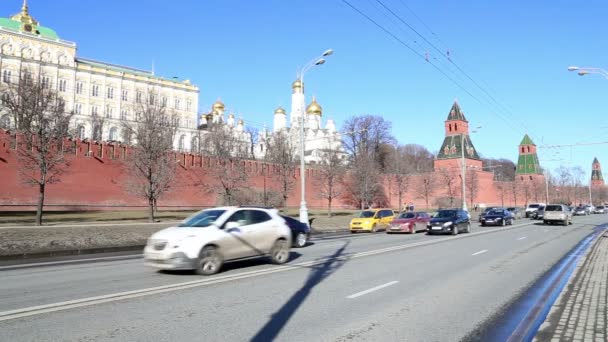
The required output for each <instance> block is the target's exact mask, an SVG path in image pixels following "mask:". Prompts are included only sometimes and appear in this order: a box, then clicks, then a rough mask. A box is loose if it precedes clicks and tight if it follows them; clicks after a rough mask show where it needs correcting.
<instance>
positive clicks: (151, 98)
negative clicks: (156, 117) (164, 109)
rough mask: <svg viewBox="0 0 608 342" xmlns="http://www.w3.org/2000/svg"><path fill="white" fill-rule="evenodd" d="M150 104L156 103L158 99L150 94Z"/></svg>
mask: <svg viewBox="0 0 608 342" xmlns="http://www.w3.org/2000/svg"><path fill="white" fill-rule="evenodd" d="M148 103H149V104H151V105H153V104H155V103H156V97H155V96H154V94H150V96H149V97H148Z"/></svg>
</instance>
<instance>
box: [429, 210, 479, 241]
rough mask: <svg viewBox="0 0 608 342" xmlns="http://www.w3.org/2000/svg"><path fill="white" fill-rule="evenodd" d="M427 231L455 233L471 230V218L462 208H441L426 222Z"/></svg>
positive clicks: (432, 232)
mask: <svg viewBox="0 0 608 342" xmlns="http://www.w3.org/2000/svg"><path fill="white" fill-rule="evenodd" d="M426 227H427V233H428V234H429V235H433V234H443V233H450V234H452V235H456V234H458V233H460V232H464V233H470V232H471V220H470V219H469V215H468V212H467V211H466V210H462V209H441V210H439V211H437V213H436V214H435V216H433V218H432V219H431V220H430V221H429V223H428V224H427V226H426Z"/></svg>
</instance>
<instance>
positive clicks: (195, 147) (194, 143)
mask: <svg viewBox="0 0 608 342" xmlns="http://www.w3.org/2000/svg"><path fill="white" fill-rule="evenodd" d="M190 152H192V153H198V152H199V151H198V137H194V138H192V143H191V144H190Z"/></svg>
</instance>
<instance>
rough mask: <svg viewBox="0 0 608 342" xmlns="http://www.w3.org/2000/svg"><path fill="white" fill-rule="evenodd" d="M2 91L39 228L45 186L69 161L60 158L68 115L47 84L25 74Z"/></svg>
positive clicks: (17, 154)
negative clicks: (35, 190) (33, 196)
mask: <svg viewBox="0 0 608 342" xmlns="http://www.w3.org/2000/svg"><path fill="white" fill-rule="evenodd" d="M3 88H4V89H2V93H3V95H2V98H3V105H4V107H5V109H6V111H7V112H8V114H9V115H11V116H12V117H13V121H14V123H15V129H16V131H17V135H16V139H18V141H17V144H16V146H17V150H16V157H17V162H18V163H19V176H20V178H21V181H22V182H23V183H25V184H27V185H30V186H36V187H37V188H38V203H37V206H36V225H38V226H40V225H42V214H43V209H44V199H45V195H46V186H47V185H48V184H53V183H58V182H60V181H61V176H62V175H63V174H64V173H65V172H66V169H67V167H68V165H69V161H68V160H67V159H66V158H65V156H64V154H63V141H64V139H66V138H67V137H68V136H69V135H70V129H69V127H70V120H71V118H72V114H73V113H71V112H67V111H66V109H65V102H64V101H63V99H62V98H61V96H60V95H59V94H58V93H57V91H56V90H54V89H50V86H49V85H48V83H45V82H39V81H36V80H34V79H32V78H31V74H30V73H25V74H24V75H23V76H22V77H20V78H19V81H18V82H17V83H13V84H9V85H8V86H4V87H3Z"/></svg>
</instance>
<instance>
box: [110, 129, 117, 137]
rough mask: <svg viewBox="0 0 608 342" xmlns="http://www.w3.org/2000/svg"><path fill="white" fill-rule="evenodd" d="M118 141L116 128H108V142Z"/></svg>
mask: <svg viewBox="0 0 608 342" xmlns="http://www.w3.org/2000/svg"><path fill="white" fill-rule="evenodd" d="M117 139H118V128H116V127H112V128H110V140H117Z"/></svg>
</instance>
